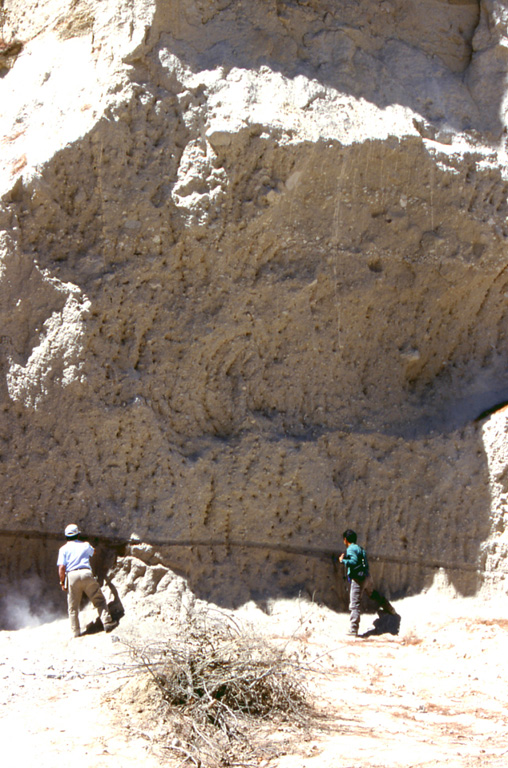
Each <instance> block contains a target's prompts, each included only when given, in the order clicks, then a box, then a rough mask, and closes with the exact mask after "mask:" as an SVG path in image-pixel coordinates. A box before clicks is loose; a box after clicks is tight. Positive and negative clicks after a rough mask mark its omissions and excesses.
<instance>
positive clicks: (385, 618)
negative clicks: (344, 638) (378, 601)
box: [360, 611, 401, 637]
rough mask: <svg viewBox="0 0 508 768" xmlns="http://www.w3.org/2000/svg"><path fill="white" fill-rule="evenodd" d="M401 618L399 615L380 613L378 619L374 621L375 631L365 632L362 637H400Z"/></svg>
mask: <svg viewBox="0 0 508 768" xmlns="http://www.w3.org/2000/svg"><path fill="white" fill-rule="evenodd" d="M400 621H401V619H400V616H399V614H398V613H394V614H392V613H387V612H385V611H379V615H378V617H377V619H375V620H374V627H373V629H369V630H368V631H367V632H363V633H362V634H361V635H360V637H371V636H372V635H398V634H399V630H400Z"/></svg>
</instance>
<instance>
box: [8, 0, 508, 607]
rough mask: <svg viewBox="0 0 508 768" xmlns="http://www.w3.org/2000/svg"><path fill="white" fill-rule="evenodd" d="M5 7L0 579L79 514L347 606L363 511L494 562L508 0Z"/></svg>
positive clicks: (455, 576)
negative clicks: (350, 563)
mask: <svg viewBox="0 0 508 768" xmlns="http://www.w3.org/2000/svg"><path fill="white" fill-rule="evenodd" d="M0 14H3V16H2V17H0V18H3V32H2V35H3V40H4V42H3V44H2V45H3V49H2V48H1V47H0V64H1V66H2V69H1V71H0V103H1V104H2V105H3V108H2V113H3V114H2V116H1V117H0V121H1V126H0V127H1V134H2V136H3V139H2V154H1V159H2V167H1V169H0V184H1V194H2V203H1V207H0V229H1V233H0V248H1V250H0V259H1V260H0V328H1V340H0V341H1V345H0V440H1V442H0V476H1V488H2V494H1V512H0V528H1V529H2V530H3V531H4V538H3V541H4V549H3V552H4V557H3V562H4V569H5V570H6V572H7V571H8V573H9V577H10V578H11V579H14V578H17V577H18V576H19V575H20V573H21V572H20V567H21V566H20V562H23V558H22V557H20V554H19V552H20V545H21V547H22V548H23V547H27V548H28V550H29V551H30V552H32V551H33V557H32V558H31V561H32V563H33V562H35V563H36V567H37V568H38V569H39V571H40V572H43V571H44V570H45V569H46V567H48V568H49V567H50V566H51V568H54V551H53V549H54V547H53V548H52V546H50V545H49V544H48V542H49V541H51V537H52V536H54V535H55V534H57V533H60V531H61V529H62V528H63V526H64V524H65V523H66V522H69V521H70V520H72V521H75V522H78V523H79V524H80V525H81V526H82V527H83V528H84V529H86V530H88V531H90V532H93V533H96V534H97V535H99V536H100V537H102V539H103V540H104V541H107V540H108V539H111V540H115V541H117V542H121V541H125V540H128V539H129V538H130V537H131V535H132V534H135V535H136V537H137V538H138V539H139V540H140V541H141V544H137V545H135V547H134V553H135V554H136V555H137V556H138V557H141V558H142V559H143V558H144V559H145V560H146V561H147V562H150V563H152V564H153V563H164V564H165V565H169V566H171V567H173V568H175V569H177V570H179V571H182V572H184V573H185V574H186V575H187V576H188V577H189V580H190V583H191V585H192V586H193V588H194V589H196V590H197V591H198V592H199V593H200V594H202V595H204V596H211V597H213V598H214V599H216V600H223V601H224V602H228V603H233V602H239V601H242V600H245V599H248V598H249V597H256V598H259V597H262V596H267V595H269V594H272V593H274V592H276V591H278V590H285V591H293V592H294V591H299V590H308V591H310V592H316V594H317V595H318V596H320V597H323V598H324V599H326V600H329V601H331V602H332V603H333V604H337V602H338V600H339V596H338V595H339V593H340V591H341V586H340V583H338V578H337V575H335V574H334V572H333V569H332V566H331V562H330V559H329V557H328V556H327V555H326V551H332V550H333V549H337V548H338V547H340V545H341V536H340V533H341V532H342V530H343V529H344V528H345V527H353V528H356V529H357V530H358V532H359V534H360V537H361V540H362V542H363V543H365V544H366V545H367V547H368V548H369V551H370V552H371V557H372V561H373V569H374V570H375V575H376V576H377V578H378V579H380V581H381V583H382V584H383V586H384V588H385V589H387V590H388V591H390V592H391V593H392V594H397V593H402V592H408V591H416V590H420V589H422V588H424V587H425V586H426V585H428V584H429V583H430V582H431V581H432V578H433V575H434V573H435V570H436V569H437V568H439V567H441V568H444V569H445V571H446V574H447V578H448V579H449V580H450V581H451V582H452V583H453V584H454V585H455V587H456V588H457V589H458V590H460V591H462V592H464V593H471V592H473V591H475V590H477V589H479V588H480V587H481V586H482V585H483V586H484V588H485V587H486V586H487V585H488V586H489V587H491V586H492V587H494V586H496V588H497V587H501V588H502V584H503V574H504V570H503V569H506V554H507V534H506V515H505V498H506V495H505V494H506V489H505V483H504V479H503V478H504V473H505V469H506V466H507V461H508V458H507V457H506V456H505V454H504V435H505V432H506V428H507V426H506V418H505V416H504V415H503V413H499V414H495V415H494V416H492V417H490V418H489V419H487V420H483V419H482V420H480V421H475V419H476V417H478V416H479V415H480V414H481V413H482V412H483V411H485V410H486V409H490V408H493V407H494V406H495V405H496V404H498V403H500V402H502V401H504V400H506V399H508V382H507V369H508V347H507V338H506V334H507V331H508V327H507V312H506V305H507V296H508V269H507V266H508V259H507V236H508V227H507V220H506V218H507V214H508V204H507V177H508V174H507V167H506V146H505V133H506V125H507V117H506V109H507V107H506V105H507V102H506V94H505V85H504V83H505V82H506V74H507V72H508V58H507V55H508V47H507V46H506V41H507V37H508V33H507V24H508V11H507V10H506V8H505V4H504V3H503V2H496V1H492V2H488V1H485V2H475V1H474V0H458V1H453V2H452V1H450V2H446V1H445V0H428V1H426V2H424V1H422V0H414V1H413V0H410V1H409V2H407V0H404V2H403V1H402V0H384V1H383V2H382V3H379V2H378V0H376V2H374V1H372V2H363V3H360V4H358V3H356V2H348V1H346V2H341V3H335V2H331V0H330V1H329V2H327V1H326V0H306V1H305V2H304V1H303V0H302V1H301V2H300V1H297V2H285V1H283V0H274V1H273V2H268V0H257V1H256V0H249V2H237V1H235V2H232V1H231V0H210V1H209V2H206V1H205V0H195V2H192V0H164V1H163V0H145V1H144V2H141V1H138V0H135V2H127V0H109V2H97V1H96V2H94V0H88V1H86V2H85V1H84V0H83V1H82V2H74V3H72V4H71V5H70V6H69V3H67V2H65V3H64V2H60V3H59V2H58V0H53V2H47V3H45V5H44V8H43V9H41V8H40V7H39V4H38V3H37V2H35V0H33V2H32V3H30V2H26V0H24V1H23V2H21V0H4V2H3V5H2V10H0ZM13 45H14V46H15V48H14V49H13V48H12V46H13ZM9 46H10V49H9V50H10V53H9V52H8V48H9ZM2 50H3V51H4V54H2ZM13 51H14V52H13ZM2 56H3V57H2ZM2 62H3V63H2ZM7 532H9V533H10V534H11V535H9V536H7ZM20 532H23V533H24V534H25V538H20V536H19V533H20ZM16 534H17V535H16ZM30 536H31V537H32V538H30ZM35 536H38V537H39V538H38V539H37V541H39V542H40V545H36V544H35V543H34V542H35V541H36V539H35V538H34V537H35ZM26 537H29V538H26ZM143 542H146V546H145V545H144V544H143ZM149 545H151V546H149ZM311 550H312V551H311ZM322 551H324V553H325V554H320V553H322ZM49 563H50V566H49V565H48V564H49ZM28 567H29V564H26V563H25V564H24V565H23V568H24V569H25V570H27V568H28ZM23 568H21V571H22V570H23Z"/></svg>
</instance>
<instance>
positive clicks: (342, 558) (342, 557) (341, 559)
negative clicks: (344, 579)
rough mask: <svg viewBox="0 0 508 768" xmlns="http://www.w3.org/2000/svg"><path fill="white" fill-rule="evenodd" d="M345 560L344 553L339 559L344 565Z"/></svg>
mask: <svg viewBox="0 0 508 768" xmlns="http://www.w3.org/2000/svg"><path fill="white" fill-rule="evenodd" d="M343 560H344V553H342V554H341V555H340V557H339V562H340V563H342V561H343Z"/></svg>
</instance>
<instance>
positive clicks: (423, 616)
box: [0, 594, 508, 768]
mask: <svg viewBox="0 0 508 768" xmlns="http://www.w3.org/2000/svg"><path fill="white" fill-rule="evenodd" d="M397 608H398V609H399V611H400V614H401V616H402V622H401V627H400V633H399V635H391V634H382V635H372V636H369V637H365V638H358V639H354V638H353V639H351V638H348V637H346V636H345V630H346V628H347V616H346V615H344V614H340V615H338V614H334V613H333V612H331V611H329V610H326V609H324V608H322V607H319V606H317V605H313V604H310V603H308V602H304V601H280V602H277V603H275V604H274V605H273V606H272V609H271V615H269V616H268V615H266V614H265V613H262V612H261V611H260V610H258V609H257V608H255V607H254V606H252V605H250V606H246V607H245V608H244V609H243V610H241V611H240V612H238V613H237V619H239V620H241V621H243V622H245V623H246V624H250V625H253V626H256V627H257V628H259V629H261V630H262V631H263V632H267V633H268V634H269V635H272V636H274V637H279V638H280V637H291V638H292V639H291V641H290V649H291V648H292V647H294V649H295V650H297V651H298V653H299V655H300V658H301V659H302V660H303V661H304V663H306V664H307V665H308V669H309V671H308V672H307V675H306V676H307V682H308V686H309V689H310V692H311V695H312V696H313V697H314V701H315V707H316V710H317V712H318V713H319V714H320V715H321V717H319V718H317V719H316V722H315V724H314V725H313V726H312V727H311V728H310V729H300V728H298V727H292V726H291V724H284V725H280V726H275V727H274V728H273V729H272V731H271V733H270V734H269V739H268V736H267V739H268V740H269V742H270V749H269V750H268V751H267V752H266V754H265V755H264V756H263V757H260V758H259V760H258V761H257V762H256V763H255V764H256V765H259V766H270V768H290V767H291V768H318V767H320V766H327V767H328V766H330V768H353V767H354V768H357V767H358V766H362V768H374V767H376V768H381V766H383V767H384V766H390V768H394V766H395V767H396V766H401V767H402V766H404V768H409V766H419V767H420V766H447V768H455V767H456V768H459V766H460V767H462V766H487V767H488V768H501V767H502V768H504V767H505V766H506V765H508V686H507V683H508V663H507V661H506V657H507V649H508V613H507V605H506V602H503V601H501V600H498V601H494V600H493V601H490V602H489V603H485V604H482V603H481V602H479V601H476V600H472V599H467V600H466V599H450V598H448V597H440V596H439V595H437V594H434V595H430V594H428V595H425V596H421V597H414V598H408V599H406V600H404V601H400V602H399V603H398V604H397ZM144 613H145V616H144V617H143V620H142V621H140V614H139V613H138V614H136V610H135V609H134V608H131V610H130V611H127V613H126V616H125V617H124V619H123V620H122V622H121V624H120V627H119V628H118V630H116V631H115V632H114V633H112V635H105V634H104V633H99V634H96V635H88V636H85V637H82V638H79V639H77V640H71V639H69V636H68V626H67V621H66V620H65V619H59V620H56V621H53V622H51V623H46V624H43V625H41V626H38V627H34V628H28V629H21V630H17V631H9V632H7V631H4V632H0V659H1V661H0V680H1V686H0V737H1V743H2V753H3V757H4V759H6V762H5V764H6V765H10V764H13V763H14V761H15V762H16V764H17V765H21V766H32V765H33V766H35V765H37V766H39V767H40V768H46V766H47V767H48V768H49V766H54V765H56V764H62V763H63V762H65V764H68V765H72V766H73V768H81V767H82V766H83V768H85V766H86V768H105V767H106V766H115V768H124V767H125V768H129V767H130V766H134V765H137V766H139V767H140V768H152V767H153V768H155V766H159V765H161V761H162V760H164V761H165V763H166V764H168V765H171V766H173V765H175V766H176V765H178V763H179V761H178V760H173V758H171V756H170V755H169V752H168V750H165V749H164V748H162V747H161V743H160V737H161V735H163V734H164V727H166V726H164V724H163V723H161V722H160V721H159V720H158V719H157V718H154V717H151V716H150V702H151V701H155V699H156V695H154V696H153V697H151V696H147V695H143V690H144V686H143V683H141V684H139V681H134V680H133V677H132V675H133V672H132V670H131V668H130V665H131V663H132V662H131V659H130V656H129V654H128V652H127V650H126V646H125V644H124V642H123V641H125V640H127V641H129V642H130V641H132V640H133V639H135V638H137V639H138V640H140V641H145V640H146V639H147V638H149V637H151V636H156V635H158V636H159V637H160V636H161V633H162V636H164V628H163V626H162V627H161V624H160V620H159V623H157V621H158V619H157V616H153V617H147V616H146V610H145V611H144ZM92 616H93V614H90V617H92ZM373 618H375V617H373V616H364V617H363V618H362V627H361V630H362V631H363V632H365V631H366V630H368V629H369V626H371V625H372V619H373ZM143 638H144V640H143ZM145 688H146V686H145ZM165 735H166V738H167V737H169V738H170V737H171V734H168V733H167V732H166V734H165ZM267 743H268V741H267ZM249 764H251V765H252V764H254V763H252V762H251V763H249Z"/></svg>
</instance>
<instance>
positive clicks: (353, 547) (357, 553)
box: [342, 544, 369, 579]
mask: <svg viewBox="0 0 508 768" xmlns="http://www.w3.org/2000/svg"><path fill="white" fill-rule="evenodd" d="M342 562H343V563H345V565H346V572H347V576H348V579H357V578H361V579H364V578H366V577H367V576H368V575H369V563H368V560H367V553H366V551H365V550H364V549H363V547H360V545H359V544H349V545H348V548H347V550H346V554H345V555H344V557H343V558H342Z"/></svg>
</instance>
